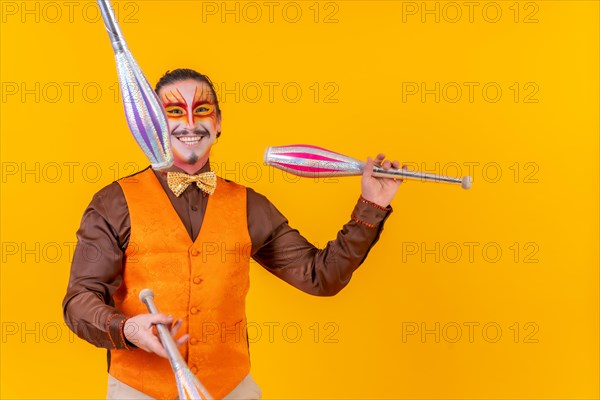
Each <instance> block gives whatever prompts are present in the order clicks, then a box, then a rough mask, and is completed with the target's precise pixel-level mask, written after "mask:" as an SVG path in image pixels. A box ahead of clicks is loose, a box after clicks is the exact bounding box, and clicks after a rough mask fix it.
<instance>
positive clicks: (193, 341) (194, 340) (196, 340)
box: [190, 337, 198, 344]
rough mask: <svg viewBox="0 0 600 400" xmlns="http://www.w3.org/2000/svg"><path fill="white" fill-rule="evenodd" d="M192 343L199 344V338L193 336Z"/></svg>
mask: <svg viewBox="0 0 600 400" xmlns="http://www.w3.org/2000/svg"><path fill="white" fill-rule="evenodd" d="M190 344H198V339H196V338H195V337H193V338H191V339H190Z"/></svg>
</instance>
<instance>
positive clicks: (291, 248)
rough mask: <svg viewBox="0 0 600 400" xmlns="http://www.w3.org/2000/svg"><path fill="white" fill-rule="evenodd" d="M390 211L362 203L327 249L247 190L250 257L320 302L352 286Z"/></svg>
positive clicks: (389, 209) (253, 192)
mask: <svg viewBox="0 0 600 400" xmlns="http://www.w3.org/2000/svg"><path fill="white" fill-rule="evenodd" d="M391 212H392V208H391V207H389V206H388V207H385V208H384V207H380V206H378V205H376V204H374V203H371V202H369V201H367V200H365V199H363V198H362V197H361V198H359V200H358V202H357V203H356V205H355V207H354V210H353V211H352V213H351V214H350V219H349V221H348V222H347V223H346V224H345V225H344V226H343V227H342V229H341V230H340V231H339V232H338V234H337V237H336V238H335V240H332V241H330V242H328V243H327V245H326V246H325V248H324V249H318V248H316V247H315V246H313V245H312V244H311V243H310V242H309V241H308V240H307V239H306V238H304V237H303V236H302V235H301V234H300V232H299V231H298V230H296V229H293V228H292V227H290V226H289V225H288V221H287V219H286V218H285V217H284V216H283V215H282V214H281V213H280V212H279V211H278V210H277V209H276V208H275V206H274V205H273V204H272V203H271V202H270V201H269V200H268V199H267V198H266V197H265V196H263V195H261V194H258V193H256V192H255V191H253V190H252V189H248V230H249V232H250V236H251V238H252V243H253V246H252V257H253V258H254V259H255V260H256V261H257V262H258V263H259V264H260V265H262V266H263V267H264V268H266V269H267V270H268V271H269V272H271V273H272V274H273V275H275V276H277V277H279V278H281V279H282V280H284V281H285V282H288V283H289V284H291V285H292V286H294V287H296V288H298V289H300V290H302V291H304V292H306V293H309V294H312V295H316V296H333V295H335V294H337V293H338V292H339V291H340V290H342V289H343V288H344V287H345V286H346V285H347V284H348V282H349V281H350V278H351V277H352V273H353V272H354V271H355V270H356V269H357V268H358V267H359V266H360V265H361V264H362V262H363V261H364V260H365V258H366V257H367V255H368V254H369V251H370V250H371V248H372V247H373V245H374V244H375V243H376V242H377V241H378V240H379V236H380V234H381V232H382V230H383V225H384V223H385V221H386V219H387V218H388V217H389V215H390V213H391Z"/></svg>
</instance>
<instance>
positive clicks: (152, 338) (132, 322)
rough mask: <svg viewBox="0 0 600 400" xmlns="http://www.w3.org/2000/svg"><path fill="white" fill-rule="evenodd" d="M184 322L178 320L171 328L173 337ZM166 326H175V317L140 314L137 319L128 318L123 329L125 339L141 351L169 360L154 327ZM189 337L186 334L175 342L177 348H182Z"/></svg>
mask: <svg viewBox="0 0 600 400" xmlns="http://www.w3.org/2000/svg"><path fill="white" fill-rule="evenodd" d="M182 323H183V320H181V319H180V320H177V322H175V324H174V325H173V326H172V327H171V336H173V337H175V335H176V334H177V331H179V328H181V324H182ZM156 324H164V325H166V326H171V324H173V316H171V315H165V314H139V315H136V316H135V317H131V318H128V319H127V321H125V326H124V327H123V334H124V335H125V338H126V339H127V340H129V341H130V342H131V343H133V344H135V345H136V346H137V347H139V348H140V349H143V350H146V351H147V352H149V353H155V354H157V355H159V356H161V357H163V358H168V356H167V352H166V350H165V348H164V347H163V345H162V343H161V342H160V339H159V337H158V335H157V333H156V330H155V329H154V325H156ZM189 337H190V336H189V335H188V334H185V335H183V336H181V337H180V338H179V339H177V340H175V344H176V345H177V347H179V346H181V345H182V344H184V343H185V342H187V340H188V339H189Z"/></svg>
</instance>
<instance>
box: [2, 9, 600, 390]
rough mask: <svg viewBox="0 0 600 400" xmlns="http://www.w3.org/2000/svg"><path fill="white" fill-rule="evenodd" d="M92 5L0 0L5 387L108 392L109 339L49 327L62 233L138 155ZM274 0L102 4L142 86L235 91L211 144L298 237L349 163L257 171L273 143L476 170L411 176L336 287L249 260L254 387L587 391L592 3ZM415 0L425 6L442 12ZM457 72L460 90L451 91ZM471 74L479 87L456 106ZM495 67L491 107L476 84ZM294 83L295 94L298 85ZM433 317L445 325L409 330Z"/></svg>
mask: <svg viewBox="0 0 600 400" xmlns="http://www.w3.org/2000/svg"><path fill="white" fill-rule="evenodd" d="M90 3H92V2H75V5H72V6H67V5H65V2H60V1H59V2H56V3H54V4H57V5H58V9H59V10H60V11H61V13H62V16H61V17H58V14H56V10H55V9H52V8H51V7H55V6H50V8H49V7H48V6H47V4H49V2H34V1H28V2H9V1H2V2H1V3H0V4H1V6H2V28H1V36H2V38H1V46H2V47H1V52H2V54H1V56H2V57H1V58H2V61H1V81H2V84H3V86H2V104H1V105H2V113H1V114H2V115H1V132H2V139H1V140H2V154H1V156H2V168H3V170H2V204H1V206H2V215H1V218H2V232H1V233H2V239H1V240H2V246H3V247H2V252H3V254H2V258H3V260H2V261H3V264H2V267H1V273H2V276H1V277H2V286H1V296H2V299H1V300H2V304H1V311H2V315H1V319H2V342H1V345H2V348H1V378H2V379H1V387H2V389H1V393H0V396H1V397H2V398H30V399H34V398H57V399H58V398H61V399H64V398H73V399H75V398H102V397H103V396H104V395H105V387H106V373H105V367H106V365H105V351H104V350H103V349H97V348H94V347H93V346H91V345H89V344H87V343H86V342H84V341H82V340H80V339H78V338H76V337H75V338H74V337H73V336H72V334H70V332H69V331H68V330H67V328H66V327H65V325H64V323H63V320H62V315H61V307H60V303H61V301H62V297H63V295H64V293H65V289H66V284H67V280H68V273H69V268H70V259H69V254H68V250H69V248H70V247H69V246H70V243H73V242H74V241H75V231H76V230H77V228H78V226H79V222H80V218H81V215H82V212H83V210H84V209H85V207H86V206H87V204H88V202H89V201H90V199H91V196H92V195H93V194H94V193H95V192H96V191H98V190H99V189H100V188H102V187H103V186H104V185H106V184H109V183H110V182H111V181H112V180H114V179H115V178H117V177H120V176H123V175H126V174H128V173H131V172H134V171H133V170H135V169H139V168H142V167H143V166H145V165H146V160H145V158H144V156H143V154H142V153H141V151H140V150H139V149H138V148H137V146H136V144H135V142H134V141H133V139H132V138H131V135H130V134H129V133H128V130H127V126H126V123H125V119H124V115H123V110H122V105H121V104H120V102H119V101H115V99H114V94H115V93H114V88H115V86H113V85H114V84H115V83H116V80H117V76H116V69H115V64H114V58H113V55H112V50H111V48H110V45H109V42H108V39H107V35H106V33H105V31H104V29H103V26H102V24H101V23H100V22H99V21H98V19H97V18H96V14H95V13H94V12H95V11H96V10H95V9H94V7H93V3H92V4H90ZM209 3H210V4H209ZM289 3H290V2H277V5H276V6H275V8H274V13H273V16H272V18H273V20H272V22H271V21H269V15H268V12H269V9H268V6H265V5H264V2H262V1H259V2H256V3H253V4H252V5H250V6H248V3H244V2H242V3H238V5H237V6H236V3H235V2H228V3H227V5H226V6H227V7H229V9H231V10H234V11H233V12H234V13H235V12H236V11H235V10H236V8H235V7H238V10H239V22H236V21H235V19H236V15H235V14H225V15H224V16H222V15H221V11H222V10H221V7H224V6H223V3H222V2H205V4H203V3H202V2H192V1H137V2H134V1H120V2H118V3H115V4H116V5H117V7H118V9H119V11H120V13H121V14H120V18H121V21H122V23H121V27H122V29H123V32H124V34H125V37H126V38H127V40H128V43H129V47H130V48H131V50H132V52H133V54H134V56H135V58H136V59H137V61H138V62H139V64H140V66H141V67H142V69H143V70H144V72H145V73H146V75H147V77H148V79H149V80H150V82H152V83H155V82H156V81H157V79H158V78H159V77H160V76H161V75H162V74H163V73H164V72H165V71H166V70H168V69H174V68H178V67H190V68H195V69H197V70H199V71H201V72H203V73H206V74H208V75H209V76H210V77H211V78H212V79H213V80H214V81H215V82H217V83H218V85H219V88H221V87H222V86H221V85H225V88H226V89H227V90H233V92H228V93H230V94H227V95H226V97H225V98H223V97H222V98H221V102H222V109H223V135H222V137H221V139H220V141H219V143H218V144H217V145H216V147H215V148H214V151H213V155H212V161H213V162H214V163H216V164H217V165H219V166H221V167H225V168H227V169H228V170H229V171H230V172H228V176H227V177H228V178H230V179H234V180H237V181H238V182H240V183H242V184H246V185H248V186H251V187H253V188H254V189H255V190H257V191H258V192H261V193H263V194H265V195H266V196H268V197H269V199H270V200H271V201H273V202H274V203H275V204H276V205H277V207H278V208H279V209H280V210H281V211H282V212H283V213H284V214H285V215H286V216H287V217H288V218H289V220H290V224H291V225H292V226H293V227H296V228H298V229H299V230H300V231H301V232H302V233H303V234H304V235H305V236H306V237H308V238H309V239H310V240H311V241H313V242H314V243H316V244H318V245H320V246H324V245H325V243H326V242H327V241H328V240H331V239H333V238H334V237H335V234H336V232H337V230H338V229H340V228H341V226H342V225H343V224H344V223H345V222H346V221H347V220H348V219H349V213H350V211H351V209H352V207H353V205H354V203H355V201H356V199H357V197H358V195H359V192H360V179H358V178H347V179H339V180H337V181H334V182H331V181H318V182H315V181H314V180H301V181H296V180H293V179H292V177H290V176H287V177H286V176H284V175H283V174H281V173H280V172H279V171H274V170H270V169H268V168H266V167H263V166H262V155H263V151H264V149H265V148H266V147H267V146H270V145H283V144H292V143H309V144H315V145H321V146H323V147H326V148H330V149H333V150H336V151H338V152H341V153H345V154H348V155H352V156H355V157H358V158H366V156H368V155H375V154H376V153H377V152H380V151H383V152H386V153H387V154H388V155H389V156H390V157H393V158H398V159H399V160H400V161H401V162H406V163H410V164H411V165H412V166H416V165H419V166H420V167H421V166H424V167H425V168H426V169H428V170H430V172H442V171H441V170H442V169H444V170H445V171H446V172H448V173H449V174H451V175H458V174H459V173H458V172H456V168H455V166H456V165H459V166H461V170H462V171H461V172H460V174H461V175H466V174H467V173H468V166H469V165H472V166H474V170H473V174H472V175H473V177H474V184H473V188H472V189H471V190H470V191H463V190H461V189H460V188H458V187H454V186H449V185H443V184H424V183H420V182H408V183H406V184H405V185H403V187H402V188H401V190H400V192H399V194H398V196H397V198H396V199H395V200H394V202H393V207H394V209H395V211H394V213H393V215H392V216H391V218H390V219H389V220H388V222H387V224H386V227H385V231H384V233H383V235H382V237H381V240H380V242H379V243H378V244H377V245H376V246H375V248H374V249H373V250H372V252H371V254H370V256H369V258H368V260H367V261H366V262H365V263H364V264H363V265H362V266H361V268H360V269H359V270H358V271H357V272H356V273H355V275H354V277H353V279H352V282H351V283H350V285H349V286H348V287H347V288H346V289H345V290H344V291H342V292H341V293H340V294H339V295H337V296H336V297H333V298H315V297H310V296H308V295H305V294H303V293H301V292H299V291H298V290H296V289H294V288H292V287H290V286H287V285H286V284H284V283H283V282H281V281H279V280H277V279H275V278H274V277H273V276H271V275H270V274H269V273H267V272H266V271H265V270H263V269H262V268H261V267H260V266H259V265H258V264H256V263H253V264H252V268H251V271H252V272H251V282H252V287H251V291H250V294H249V297H248V319H249V321H252V322H254V325H253V326H254V327H255V328H256V326H259V327H262V337H260V338H258V337H257V336H256V335H257V331H256V329H255V330H253V331H251V333H252V335H253V338H254V339H255V340H253V341H254V342H255V343H252V344H251V356H252V370H253V374H254V377H255V379H256V380H257V381H258V383H259V384H260V385H261V387H262V389H263V393H264V397H265V398H278V399H300V398H302V399H309V398H313V399H326V398H329V399H345V398H355V399H374V398H386V399H399V398H407V399H408V398H422V399H434V398H435V399H446V398H448V399H450V398H452V399H457V398H461V399H462V398H490V399H491V398H494V399H505V398H518V399H525V398H535V399H545V398H548V399H550V398H553V399H567V398H569V399H574V398H582V399H584V398H585V399H592V398H594V399H596V398H598V397H599V381H598V376H599V374H600V371H599V365H598V362H599V361H598V360H599V349H598V311H599V310H598V304H599V303H598V281H599V280H598V242H599V237H598V219H599V215H598V169H599V168H598V167H599V165H598V148H599V143H598V136H599V135H598V133H599V126H598V109H599V104H598V88H599V82H598V75H599V73H598V72H599V68H598V49H599V44H598V38H599V29H598V17H599V7H598V2H597V1H537V2H519V3H516V5H515V2H513V1H499V2H496V3H494V4H495V5H494V4H490V2H484V1H482V2H476V3H477V6H476V7H475V8H474V13H473V16H472V22H471V21H469V8H467V6H465V5H464V3H463V2H458V3H453V4H449V3H448V2H437V3H436V2H427V3H425V4H423V3H422V2H401V1H338V2H319V3H314V2H312V1H308V2H305V1H299V2H297V3H296V4H297V5H293V4H292V5H290V4H289ZM36 4H37V5H36ZM436 4H437V6H436ZM455 4H458V6H459V7H460V8H461V12H462V16H461V17H460V18H458V17H457V16H456V14H455V11H456V6H455ZM256 5H258V7H259V8H260V9H261V11H262V18H261V19H260V20H259V21H258V22H252V18H255V14H254V12H255V10H256ZM24 7H27V9H30V10H34V11H32V14H27V13H25V12H24ZM36 7H37V8H36ZM68 7H74V8H72V11H73V14H72V15H69V8H68ZM203 7H204V11H207V10H214V7H216V8H217V14H214V15H213V14H207V13H206V12H204V13H203ZM210 7H212V8H210ZM252 7H254V9H253V8H252ZM284 7H286V12H287V14H285V15H284V14H283V8H284ZM415 7H416V10H417V11H416V13H415V14H413V13H412V12H414V11H415ZM424 7H427V8H428V9H431V10H435V7H438V9H439V13H440V17H439V22H436V21H435V18H436V15H434V14H424V15H422V11H423V8H424ZM453 7H454V8H453ZM511 7H512V8H511ZM55 8H56V7H55ZM298 8H299V9H300V10H301V12H302V15H301V18H300V20H299V21H298V22H295V23H294V22H290V21H291V20H292V19H293V18H295V14H294V12H295V11H296V10H297V9H298ZM317 8H318V9H319V15H318V16H316V18H317V21H318V22H315V9H317ZM484 8H485V10H486V14H483V9H484ZM498 8H499V9H500V10H501V11H502V14H501V16H500V18H499V21H498V22H490V20H493V19H494V18H496V17H495V14H494V11H495V10H497V9H498ZM84 9H85V10H86V12H87V13H88V14H87V15H84V14H83V10H84ZM516 9H518V10H519V15H518V16H517V22H515V16H516V14H515V10H516ZM15 10H16V11H15ZM36 10H37V11H36ZM331 14H333V15H331ZM327 16H329V17H328V18H326V17H327ZM284 17H285V18H284ZM36 18H39V21H36ZM222 18H225V21H224V22H223V21H222V20H221V19H222ZM286 18H287V20H286ZM422 18H425V21H424V22H423V21H422ZM125 19H127V21H125ZM325 19H328V21H329V22H328V23H326V22H325ZM452 19H458V20H457V21H456V22H451V21H450V20H452ZM335 20H337V22H336V21H335ZM534 20H537V22H535V21H534ZM526 21H527V22H526ZM236 82H238V83H239V85H240V86H239V87H240V89H239V91H238V92H237V95H238V96H239V99H238V101H236V98H235V95H236V93H235V85H236ZM266 82H267V83H268V82H273V83H271V84H270V85H275V86H274V87H275V91H274V95H273V99H272V101H271V100H270V99H269V97H268V88H267V86H265V83H266ZM315 82H316V83H317V84H318V86H319V88H320V91H319V93H318V96H317V98H316V102H315V97H314V96H315V86H313V85H314V84H315ZM407 82H408V84H407ZM411 82H413V83H417V87H419V88H420V86H419V85H421V83H425V85H426V88H427V89H432V88H435V84H436V82H439V83H440V91H441V92H440V93H441V94H440V101H439V103H438V102H436V101H435V94H429V95H426V96H425V98H424V100H423V99H422V98H421V96H420V93H419V94H417V95H408V94H407V93H406V91H405V90H406V88H407V87H410V86H411V85H412V84H411ZM451 82H456V85H458V86H461V87H462V89H463V93H462V97H461V98H460V99H459V100H458V101H456V102H455V103H453V102H451V101H448V100H451V99H453V98H454V97H455V95H456V93H455V92H452V91H451V90H454V89H453V88H455V87H456V85H455V84H450V85H448V83H451ZM465 82H474V83H477V84H478V85H479V86H476V87H475V91H474V97H473V99H472V101H470V100H469V97H468V86H465V85H464V83H465ZM490 82H492V83H495V84H494V85H496V87H497V86H499V87H500V88H501V90H502V96H501V98H500V99H499V100H498V101H497V102H491V101H488V100H489V99H490V96H491V97H493V96H494V92H493V91H490V92H488V94H489V96H488V98H487V99H488V100H486V98H485V97H484V96H483V94H482V87H483V86H484V85H486V84H488V83H490ZM515 82H517V83H518V86H519V88H520V92H519V95H518V97H517V98H516V99H515V97H514V95H515V88H516V87H514V86H512V85H514V83H515ZM290 83H291V84H290ZM36 84H39V89H36ZM286 84H288V86H287V87H288V89H289V87H292V89H293V88H294V87H300V88H301V89H302V96H301V97H300V98H299V99H298V101H296V102H293V101H291V100H292V97H293V96H295V94H294V92H293V91H292V89H289V90H290V91H289V92H288V93H287V95H288V97H285V96H284V94H283V93H282V91H281V89H282V88H283V87H284V86H285V85H286ZM327 84H329V86H327V87H326V86H325V85H327ZM22 85H25V86H24V88H25V89H28V90H31V91H32V92H31V93H30V94H26V95H25V96H24V97H23V96H22V92H21V89H23V86H22ZM69 85H71V87H73V88H74V92H73V97H72V98H69V93H68V87H69ZM86 85H87V86H86ZM257 85H258V86H260V87H262V89H263V92H262V95H261V96H260V97H259V98H258V99H257V95H256V93H255V92H252V91H251V90H253V88H254V90H255V88H256V86H257ZM445 85H446V86H445ZM494 85H492V86H494ZM526 85H529V86H527V87H526ZM57 86H58V87H60V88H62V94H60V93H58V92H57V91H56V87H57ZM511 86H512V87H513V88H512V89H511ZM83 87H86V88H87V89H86V90H89V92H86V93H83V92H82V89H83ZM98 87H99V88H101V90H102V93H101V95H100V96H99V97H98V99H96V100H97V101H95V99H94V97H95V96H96V94H95V93H94V88H98ZM244 87H245V88H246V89H245V90H246V92H243V88H244ZM311 87H312V89H311ZM444 87H446V91H445V92H442V91H444V89H443V88H444ZM403 88H404V89H405V90H404V91H403ZM535 88H537V93H535V95H533V96H532V97H526V95H527V94H529V93H531V92H533V89H535ZM15 90H16V92H15ZM334 90H337V92H336V93H335V94H334V95H333V96H332V97H329V98H328V101H330V102H326V101H325V100H326V98H325V95H326V94H329V93H332V92H333V91H334ZM490 90H491V89H490ZM36 93H37V94H36ZM232 93H233V94H232ZM444 93H445V96H444ZM36 95H37V96H39V99H36ZM403 96H405V99H404V100H403ZM527 99H529V101H533V100H537V102H526V100H527ZM36 100H37V101H36ZM255 100H256V101H255ZM331 100H337V102H331ZM515 100H516V102H515ZM36 165H37V166H36ZM257 165H260V166H261V167H260V170H259V171H260V175H259V176H258V178H257V177H256V166H257ZM436 165H438V166H439V168H437V170H436ZM69 166H71V167H69ZM36 168H38V172H35V171H36ZM69 168H72V170H69ZM251 168H254V171H252V170H251ZM453 168H454V169H453ZM25 169H30V170H33V171H34V172H31V173H29V174H25V175H22V172H23V170H25ZM70 171H71V172H72V174H70ZM498 172H499V173H501V175H500V176H499V177H497V176H496V175H497V173H498ZM517 172H518V173H517ZM58 173H60V176H58V175H57V174H58ZM97 173H99V175H98V177H96V174H97ZM465 243H475V244H472V245H471V244H465ZM515 243H516V245H515ZM36 246H37V247H36ZM436 246H439V247H437V249H438V250H436ZM468 246H472V247H468ZM515 246H516V247H515ZM469 248H473V249H474V252H473V254H472V257H471V255H470V254H469ZM484 248H485V249H486V251H485V252H484V251H483V250H482V249H484ZM517 248H518V249H519V252H518V253H517V252H516V249H517ZM28 249H29V250H31V251H30V252H29V253H28V252H27V250H28ZM415 249H416V250H415ZM457 249H460V250H461V251H462V255H458V253H456V251H457ZM497 249H500V250H501V251H502V254H501V256H500V258H499V259H498V260H497V261H496V262H492V261H494V259H495V258H496V255H495V251H496V250H497ZM429 250H430V251H431V253H427V251H429ZM436 257H439V262H437V260H436ZM36 258H38V259H37V260H36ZM453 261H455V262H453ZM526 261H537V262H526ZM328 323H329V324H328ZM273 324H275V325H273ZM276 324H279V325H276ZM422 324H424V325H422ZM436 324H439V325H437V326H439V342H436V337H435V334H434V333H429V334H426V335H425V336H424V337H423V336H421V333H422V332H421V328H425V329H428V330H435V327H436ZM469 324H471V326H474V334H473V337H472V338H471V339H472V340H471V339H470V338H469V329H468V326H469ZM476 324H478V325H476ZM269 326H273V327H274V330H273V332H272V335H271V337H269V328H268V327H269ZM284 326H285V327H286V330H285V331H284V329H283V327H284ZM457 326H459V327H461V329H462V336H461V337H458V338H456V327H457ZM484 326H486V327H487V328H486V330H485V333H484V330H483V327H484ZM411 327H412V328H415V327H418V328H419V332H418V333H417V334H414V335H410V334H409V332H408V329H409V328H411ZM496 327H500V329H501V336H500V337H499V338H497V341H495V342H494V338H495V336H496V331H495V329H496ZM517 327H518V328H519V331H518V333H517V332H516V328H517ZM317 328H318V329H317ZM298 329H299V330H300V331H299V333H300V335H301V336H300V337H299V338H297V341H295V342H294V338H295V336H296V335H297V333H298V332H297V330H298ZM316 332H318V336H315V333H316ZM286 335H287V336H286ZM327 335H329V336H327Z"/></svg>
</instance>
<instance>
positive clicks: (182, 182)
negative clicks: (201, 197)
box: [167, 171, 217, 197]
mask: <svg viewBox="0 0 600 400" xmlns="http://www.w3.org/2000/svg"><path fill="white" fill-rule="evenodd" d="M192 182H196V185H198V187H199V188H200V190H202V191H204V192H206V193H208V194H213V193H214V192H215V189H216V187H217V175H216V174H215V173H214V172H212V171H210V172H203V173H201V174H198V175H188V174H184V173H182V172H168V173H167V183H168V184H169V189H171V191H172V192H173V193H175V196H177V197H179V196H180V195H181V193H183V192H184V191H185V189H187V187H188V186H190V184H191V183H192Z"/></svg>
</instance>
